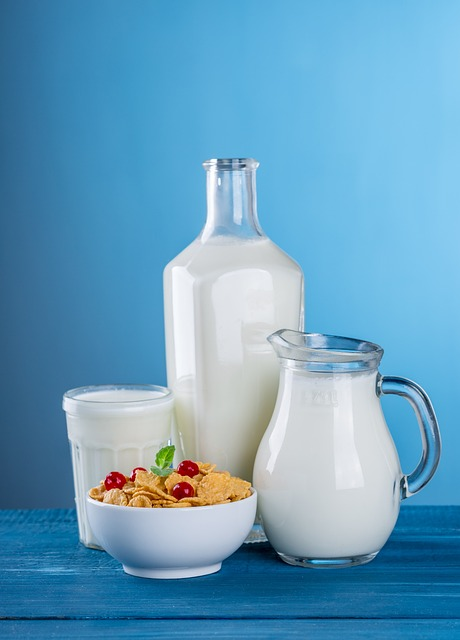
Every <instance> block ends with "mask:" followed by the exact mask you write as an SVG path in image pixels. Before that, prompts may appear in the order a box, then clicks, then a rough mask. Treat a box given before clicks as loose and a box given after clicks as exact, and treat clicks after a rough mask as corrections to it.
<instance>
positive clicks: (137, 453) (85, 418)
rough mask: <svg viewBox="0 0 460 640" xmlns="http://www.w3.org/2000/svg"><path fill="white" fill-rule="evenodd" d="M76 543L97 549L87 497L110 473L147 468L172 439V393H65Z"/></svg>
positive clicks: (137, 388)
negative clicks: (75, 509) (76, 520)
mask: <svg viewBox="0 0 460 640" xmlns="http://www.w3.org/2000/svg"><path fill="white" fill-rule="evenodd" d="M62 406H63V409H64V411H65V412H66V421H67V434H68V437H69V442H70V450H71V455H72V469H73V479H74V488H75V504H76V508H77V519H78V530H79V536H80V541H81V542H82V543H83V544H84V545H85V546H87V547H91V548H95V549H100V548H101V546H100V545H99V542H98V541H97V539H96V537H95V535H94V533H93V532H92V530H91V527H90V525H89V522H88V517H87V514H86V494H87V492H88V490H89V489H91V487H94V486H96V485H98V484H99V482H100V481H101V480H103V479H104V478H105V476H106V475H107V474H108V473H110V471H120V472H121V473H124V474H125V475H129V474H130V473H131V471H132V469H134V468H135V467H144V468H146V469H148V468H149V467H150V466H151V465H152V464H154V462H155V455H156V453H157V451H158V449H160V448H161V447H162V446H164V445H165V444H167V443H168V441H169V439H170V437H171V420H172V414H173V394H172V392H171V391H170V390H169V389H167V388H165V387H160V386H157V385H150V384H144V385H136V384H116V385H94V386H87V387H79V388H77V389H71V390H70V391H67V392H66V393H65V394H64V397H63V403H62Z"/></svg>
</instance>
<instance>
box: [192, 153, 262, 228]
mask: <svg viewBox="0 0 460 640" xmlns="http://www.w3.org/2000/svg"><path fill="white" fill-rule="evenodd" d="M203 166H204V168H205V169H206V195H207V218H206V224H205V227H204V229H203V232H202V239H203V240H207V239H208V238H210V237H216V236H227V237H237V238H240V239H246V238H257V237H262V236H263V235H264V233H263V231H262V229H261V228H260V226H259V221H258V219H257V195H256V169H257V167H258V166H259V163H258V162H256V161H255V160H252V159H246V158H245V159H239V158H236V159H233V158H232V159H228V160H208V161H206V162H204V163H203Z"/></svg>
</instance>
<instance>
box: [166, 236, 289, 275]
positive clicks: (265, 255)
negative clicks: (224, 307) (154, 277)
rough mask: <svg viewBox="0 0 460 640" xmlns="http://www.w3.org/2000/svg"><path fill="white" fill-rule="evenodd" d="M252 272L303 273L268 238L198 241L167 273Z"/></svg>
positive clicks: (173, 262)
mask: <svg viewBox="0 0 460 640" xmlns="http://www.w3.org/2000/svg"><path fill="white" fill-rule="evenodd" d="M251 268H254V269H266V270H268V271H269V270H271V269H285V270H292V271H295V272H299V273H301V268H300V266H299V265H298V264H297V262H296V261H295V260H293V259H292V258H291V257H290V256H289V255H288V254H287V253H286V252H285V251H283V250H282V249H281V248H280V247H279V246H278V245H276V244H275V243H274V242H272V240H270V239H269V238H267V237H261V238H257V239H251V240H240V239H238V240H235V239H233V238H219V239H213V240H207V241H205V242H202V241H201V240H200V238H197V239H196V240H195V241H194V242H192V243H191V244H190V245H188V246H187V247H186V248H185V249H184V250H183V251H181V252H180V253H179V254H178V255H177V256H176V257H175V258H173V260H171V261H170V262H169V263H168V264H167V265H166V267H165V273H168V272H170V271H172V270H173V269H179V270H182V269H185V270H186V271H189V272H190V273H196V274H200V273H209V272H215V271H221V272H224V271H227V270H229V269H231V270H232V271H233V270H239V269H251Z"/></svg>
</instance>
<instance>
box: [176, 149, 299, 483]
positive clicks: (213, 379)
mask: <svg viewBox="0 0 460 640" xmlns="http://www.w3.org/2000/svg"><path fill="white" fill-rule="evenodd" d="M204 166H205V168H206V170H207V195H208V217H207V221H206V225H205V227H204V229H203V231H202V233H201V234H200V236H199V237H198V238H197V239H196V240H195V241H194V242H193V243H192V244H191V245H189V246H188V247H187V248H186V249H185V250H184V251H183V252H182V253H180V254H179V256H177V258H175V259H174V260H173V261H172V262H171V263H170V264H168V265H167V267H166V269H165V272H164V301H165V334H166V356H167V372H168V386H169V387H170V388H172V390H173V391H174V395H175V415H176V422H177V427H178V431H179V434H180V438H181V444H182V447H183V449H184V455H185V456H186V457H190V458H195V459H200V460H206V461H211V462H213V463H216V464H217V466H218V468H220V469H227V470H229V471H230V472H231V473H232V474H233V475H236V476H239V477H242V478H244V479H247V480H249V481H250V480H251V478H252V468H253V464H254V458H255V454H256V451H257V447H258V445H259V442H260V439H261V437H262V435H263V433H264V431H265V429H266V427H267V425H268V423H269V421H270V417H271V414H272V411H273V408H274V406H275V400H276V394H277V388H278V379H279V365H278V362H277V358H276V356H275V354H274V353H273V349H272V348H271V346H270V344H269V343H268V342H267V337H268V336H269V335H270V333H272V332H273V331H274V330H275V329H277V328H280V327H289V328H295V329H298V328H299V327H302V326H303V275H302V271H301V269H300V267H299V266H298V265H297V264H296V263H295V262H294V261H293V260H292V259H291V258H290V257H289V256H288V255H287V254H286V253H284V252H283V251H282V250H281V249H280V248H279V247H277V246H276V245H275V244H274V243H273V242H272V241H271V240H270V239H269V238H268V237H267V236H266V235H265V234H264V233H263V232H262V230H261V229H260V227H259V224H258V220H257V213H256V198H255V170H256V168H257V166H258V163H257V162H255V161H254V160H250V159H249V160H248V159H243V160H239V159H237V160H212V161H209V162H206V163H204Z"/></svg>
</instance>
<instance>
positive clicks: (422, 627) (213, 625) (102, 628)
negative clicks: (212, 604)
mask: <svg viewBox="0 0 460 640" xmlns="http://www.w3.org/2000/svg"><path fill="white" fill-rule="evenodd" d="M104 636H105V637H107V638H111V639H114V638H120V639H123V638H131V639H133V640H140V639H144V638H145V639H149V640H150V639H151V638H156V639H158V640H161V639H162V638H167V639H171V638H183V639H184V640H190V639H192V638H196V639H199V640H206V638H226V639H227V640H228V639H231V640H233V639H234V638H245V640H276V639H280V638H282V639H285V638H302V640H304V639H305V638H315V640H343V638H353V639H354V640H359V639H360V638H362V639H363V640H368V639H369V638H372V640H393V639H394V640H401V639H404V640H421V639H424V640H430V639H433V640H454V639H455V638H460V621H458V620H454V621H449V620H436V621H433V620H396V621H395V620H290V621H284V620H257V621H256V620H185V621H184V620H14V621H0V638H7V637H17V638H26V639H27V638H43V639H44V640H45V639H46V640H48V639H49V638H81V639H82V640H84V639H85V638H101V637H104Z"/></svg>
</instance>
